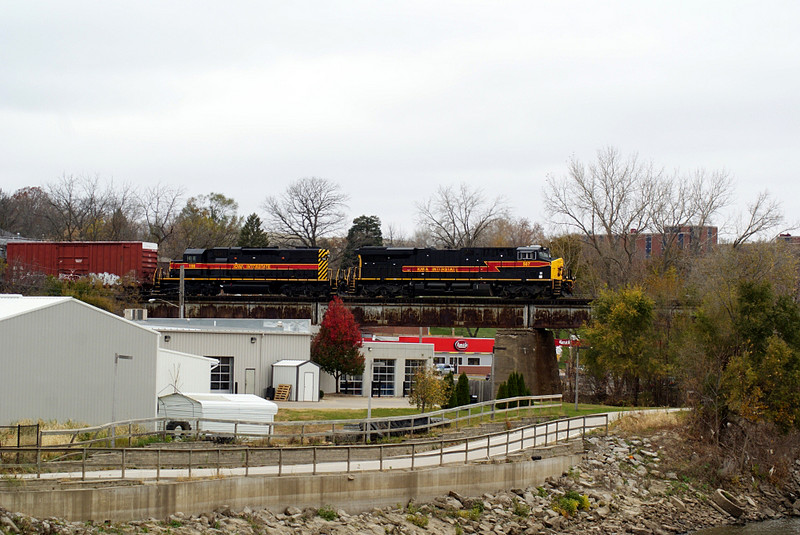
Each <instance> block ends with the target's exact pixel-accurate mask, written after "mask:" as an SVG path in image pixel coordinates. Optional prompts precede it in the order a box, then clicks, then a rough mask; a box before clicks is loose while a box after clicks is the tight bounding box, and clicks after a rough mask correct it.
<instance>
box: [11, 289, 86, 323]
mask: <svg viewBox="0 0 800 535" xmlns="http://www.w3.org/2000/svg"><path fill="white" fill-rule="evenodd" d="M70 299H72V298H71V297H47V296H36V297H24V296H22V295H19V294H0V321H2V320H5V319H8V318H13V317H15V316H20V315H22V314H27V313H28V312H33V311H34V310H40V309H42V308H47V307H50V306H53V305H57V304H59V303H64V302H66V301H69V300H70Z"/></svg>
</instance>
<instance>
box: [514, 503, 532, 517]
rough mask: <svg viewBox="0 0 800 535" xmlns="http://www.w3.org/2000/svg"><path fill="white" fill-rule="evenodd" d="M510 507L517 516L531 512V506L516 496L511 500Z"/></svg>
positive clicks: (523, 515)
mask: <svg viewBox="0 0 800 535" xmlns="http://www.w3.org/2000/svg"><path fill="white" fill-rule="evenodd" d="M511 503H512V508H511V511H512V512H513V513H514V514H515V515H517V516H522V517H525V516H528V515H530V514H531V508H530V507H529V506H528V504H526V503H525V502H521V501H519V499H517V498H513V499H512V500H511Z"/></svg>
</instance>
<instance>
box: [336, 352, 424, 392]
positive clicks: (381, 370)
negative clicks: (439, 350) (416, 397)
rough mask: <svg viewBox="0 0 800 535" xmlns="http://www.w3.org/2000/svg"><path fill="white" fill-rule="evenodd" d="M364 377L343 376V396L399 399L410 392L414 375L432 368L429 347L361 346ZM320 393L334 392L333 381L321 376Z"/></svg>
mask: <svg viewBox="0 0 800 535" xmlns="http://www.w3.org/2000/svg"><path fill="white" fill-rule="evenodd" d="M361 353H362V354H363V355H364V373H363V374H362V375H356V376H345V377H343V378H342V380H341V382H340V383H339V390H340V392H341V393H343V394H355V395H361V396H366V395H367V393H368V392H369V391H370V389H371V390H372V395H373V396H375V397H378V396H389V397H402V396H407V395H408V394H409V391H410V389H411V381H412V378H413V377H414V372H415V371H416V370H417V368H419V367H422V366H428V367H432V366H433V344H419V343H392V344H386V343H381V342H364V343H363V346H362V348H361ZM320 383H321V384H322V390H323V391H324V392H335V391H336V390H335V389H336V383H335V382H334V380H333V377H331V376H329V375H327V374H323V377H322V379H321V380H320Z"/></svg>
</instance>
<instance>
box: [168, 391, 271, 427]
mask: <svg viewBox="0 0 800 535" xmlns="http://www.w3.org/2000/svg"><path fill="white" fill-rule="evenodd" d="M277 413H278V406H277V405H276V404H275V403H273V402H271V401H269V400H267V399H264V398H260V397H258V396H255V395H253V394H186V393H175V394H169V395H166V396H161V397H160V398H158V416H159V417H162V418H167V429H169V430H177V429H181V430H184V431H189V430H192V431H194V430H195V428H196V426H198V425H199V427H197V428H196V430H197V431H201V432H202V431H205V432H211V433H224V434H234V433H236V434H238V435H268V434H270V432H271V428H272V426H271V425H269V424H271V423H272V422H273V421H274V420H275V415H276V414H277ZM207 420H231V421H229V422H212V421H207ZM234 421H237V422H248V423H244V424H236V423H234Z"/></svg>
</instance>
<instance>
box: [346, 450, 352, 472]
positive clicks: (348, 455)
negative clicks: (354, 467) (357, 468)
mask: <svg viewBox="0 0 800 535" xmlns="http://www.w3.org/2000/svg"><path fill="white" fill-rule="evenodd" d="M352 449H353V448H351V447H350V446H347V473H348V474H349V473H350V451H352Z"/></svg>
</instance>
